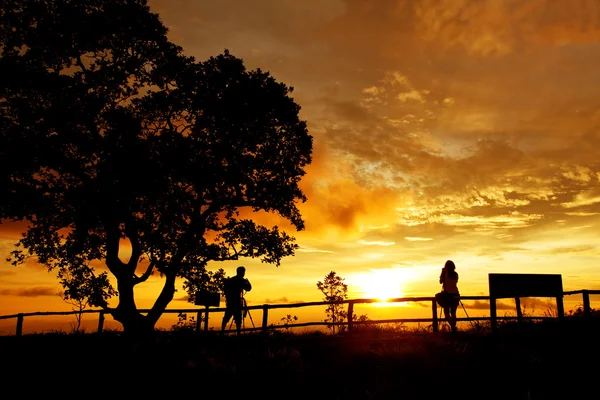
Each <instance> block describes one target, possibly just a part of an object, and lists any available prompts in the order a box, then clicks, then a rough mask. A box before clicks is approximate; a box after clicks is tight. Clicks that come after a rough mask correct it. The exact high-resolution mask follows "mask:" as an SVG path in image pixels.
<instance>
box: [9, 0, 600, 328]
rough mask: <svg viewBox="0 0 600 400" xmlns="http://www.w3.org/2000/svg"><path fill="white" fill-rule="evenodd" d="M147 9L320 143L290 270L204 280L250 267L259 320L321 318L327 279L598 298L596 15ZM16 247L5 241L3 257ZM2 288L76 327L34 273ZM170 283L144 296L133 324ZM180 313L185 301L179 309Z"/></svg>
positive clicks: (16, 307) (410, 288)
mask: <svg viewBox="0 0 600 400" xmlns="http://www.w3.org/2000/svg"><path fill="white" fill-rule="evenodd" d="M150 5H151V8H152V9H153V10H154V11H156V12H158V13H159V14H160V16H161V18H162V20H163V21H164V23H165V25H167V26H168V27H169V30H170V37H171V39H172V40H173V41H174V42H175V43H177V44H179V45H181V46H182V47H183V48H184V49H185V51H186V53H187V54H189V55H194V56H195V57H196V58H197V59H206V58H208V57H210V56H212V55H216V54H218V53H221V52H222V51H223V50H224V49H225V48H227V49H229V50H230V51H231V53H232V54H233V55H235V56H237V57H240V58H243V59H244V61H245V64H246V66H247V67H248V68H250V69H255V68H261V69H262V70H265V71H269V72H271V73H272V75H273V76H274V77H275V78H276V79H277V80H279V81H282V82H285V83H286V84H287V85H289V86H293V87H294V88H295V90H294V92H293V97H294V99H295V100H296V101H297V102H298V104H300V105H301V107H302V110H301V117H302V118H303V119H305V120H306V121H307V123H308V127H309V130H310V133H311V134H312V135H313V136H314V153H313V160H314V161H313V163H312V164H311V165H310V166H309V167H308V168H307V174H306V176H305V177H304V178H303V180H302V181H301V187H302V190H303V191H304V192H305V194H306V195H307V198H308V201H307V202H306V203H304V204H301V205H299V208H300V211H301V213H302V215H303V216H304V219H305V222H306V230H304V231H302V232H294V231H291V232H289V233H290V234H291V235H292V236H295V237H296V239H297V243H298V244H299V246H300V249H299V251H298V252H297V254H296V256H294V257H290V258H288V259H284V260H283V262H282V264H281V266H280V267H279V268H276V267H274V266H272V265H267V264H261V263H260V262H259V261H257V260H241V261H239V262H228V263H222V264H216V263H215V264H212V265H210V267H211V268H213V269H217V268H219V267H223V268H225V270H226V272H227V273H228V274H229V275H233V274H234V273H235V267H236V266H237V265H240V264H242V265H245V266H246V268H247V277H248V278H249V279H250V281H251V282H252V285H253V290H252V291H251V292H249V293H248V294H247V295H246V299H247V300H248V302H249V303H250V304H255V305H256V304H265V303H268V304H274V303H293V302H302V301H318V300H321V299H322V294H321V293H320V292H319V291H318V289H317V287H316V283H317V281H319V280H322V279H323V278H324V277H325V276H326V275H327V274H328V273H329V272H330V271H335V272H336V273H337V274H338V275H339V276H341V277H343V278H345V279H346V283H348V294H349V297H350V298H361V297H376V298H388V297H398V296H408V297H413V296H432V295H433V294H434V293H436V292H437V291H439V289H440V285H439V283H438V277H439V271H440V268H441V267H442V266H443V264H444V262H445V261H446V260H447V259H452V260H454V261H455V263H456V266H457V272H458V273H459V274H460V280H459V288H460V290H461V293H462V294H465V295H485V294H487V293H488V282H487V276H488V274H489V273H492V272H506V273H519V272H521V273H523V272H527V273H560V274H562V275H563V286H564V288H565V290H577V289H584V288H586V289H599V288H600V270H599V268H598V266H599V265H600V229H598V223H599V222H600V111H599V110H600V91H599V90H598V87H600V72H599V71H598V68H597V65H598V64H599V63H600V19H598V18H597V16H598V15H600V2H594V1H577V0H540V1H528V0H525V1H485V0H465V1H441V0H423V1H418V2H415V1H408V0H390V1H387V0H381V1H378V0H373V1H356V0H327V1H323V0H303V1H280V0H264V1H258V2H247V1H244V0H232V1H229V2H227V3H226V4H225V3H223V4H221V3H219V2H202V1H187V2H175V3H174V2H172V1H167V0H152V1H151V2H150ZM257 218H259V219H260V222H262V223H266V224H273V225H274V224H277V225H279V226H280V227H282V228H284V229H286V228H289V224H286V223H285V221H283V222H282V221H281V220H280V219H278V218H275V217H272V216H267V215H263V214H261V215H259V216H258V217H257ZM18 232H19V229H18V227H17V226H13V225H12V224H3V225H0V251H1V254H2V255H3V256H5V255H7V254H8V252H9V251H10V249H11V245H12V244H13V243H14V242H15V241H16V239H17V238H18ZM123 254H125V253H123ZM0 280H1V283H0V296H2V301H1V302H0V315H2V314H10V313H16V312H26V311H44V310H48V309H53V310H64V309H69V307H68V306H67V305H66V304H64V303H63V302H62V301H61V300H60V299H59V298H58V297H57V296H56V291H57V289H58V284H57V282H56V280H55V279H54V275H53V274H48V273H47V272H45V270H44V269H43V268H41V267H40V266H39V265H36V264H35V262H33V261H32V262H31V263H28V264H27V265H26V266H23V267H19V268H13V267H11V266H9V265H8V264H7V263H1V264H0ZM161 283H162V281H161V279H160V278H159V277H158V276H156V277H151V278H150V279H149V281H148V282H147V283H145V284H144V285H140V286H139V290H138V291H139V295H140V298H139V300H138V306H139V307H147V306H149V305H150V304H151V302H152V301H153V299H154V298H155V297H156V295H157V293H158V291H159V290H160V287H161ZM566 301H567V302H568V301H571V299H570V298H567V299H566ZM573 301H579V302H580V299H579V298H577V299H574V300H573ZM596 301H597V300H596ZM593 302H594V299H592V303H593ZM382 304H384V303H382ZM186 306H190V304H188V303H185V293H183V292H182V291H180V292H178V293H177V294H176V299H175V300H174V301H173V302H172V304H171V306H170V307H173V308H181V307H186ZM478 306H481V307H480V308H481V309H482V310H483V311H482V312H485V307H484V306H482V305H478ZM592 306H593V307H594V304H592ZM566 308H567V309H569V308H570V305H569V304H567V305H566ZM389 309H390V310H387V311H390V312H391V309H392V307H389ZM373 310H375V311H373ZM396 310H400V309H399V308H397V309H396ZM410 310H417V311H418V310H421V311H423V312H425V313H427V312H429V309H428V308H427V307H421V306H414V307H404V308H402V312H403V313H404V312H409V311H410ZM385 311H386V308H385V307H379V308H378V307H371V308H370V309H369V310H367V311H365V312H366V313H367V314H369V316H370V314H371V313H373V314H375V312H378V313H379V312H385ZM417 311H415V312H417ZM315 313H319V316H318V317H315V318H314V320H319V319H322V318H323V316H322V315H321V314H322V310H318V311H315ZM357 314H358V312H357ZM275 317H276V316H275ZM256 318H257V317H255V319H256ZM306 318H308V317H306ZM302 319H304V317H302V318H301V322H302ZM304 321H306V319H304ZM275 322H277V321H275Z"/></svg>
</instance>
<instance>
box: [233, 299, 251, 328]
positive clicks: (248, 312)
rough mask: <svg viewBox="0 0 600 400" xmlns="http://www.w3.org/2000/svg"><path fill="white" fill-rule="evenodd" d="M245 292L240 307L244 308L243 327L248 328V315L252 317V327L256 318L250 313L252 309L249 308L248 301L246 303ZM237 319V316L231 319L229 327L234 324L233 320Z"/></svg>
mask: <svg viewBox="0 0 600 400" xmlns="http://www.w3.org/2000/svg"><path fill="white" fill-rule="evenodd" d="M244 294H245V292H242V297H241V298H240V307H241V309H242V329H245V328H246V322H245V321H246V315H248V316H249V317H250V322H252V327H253V328H256V326H254V320H253V319H252V314H250V310H248V303H246V298H245V297H244ZM234 321H235V317H234V318H232V319H231V323H230V324H229V329H230V330H231V327H232V326H233V322H234Z"/></svg>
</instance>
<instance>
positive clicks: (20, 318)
mask: <svg viewBox="0 0 600 400" xmlns="http://www.w3.org/2000/svg"><path fill="white" fill-rule="evenodd" d="M576 294H581V295H582V298H583V314H584V316H591V314H592V308H591V306H590V295H598V294H600V290H587V289H581V290H573V291H568V292H563V293H562V295H563V296H569V295H576ZM460 300H461V301H462V300H484V301H490V297H489V296H460ZM515 301H516V304H517V316H516V317H494V318H492V317H491V316H490V317H468V316H467V317H466V318H456V321H492V322H494V321H493V320H492V319H494V320H496V319H497V320H515V319H518V320H519V321H521V320H523V319H529V320H547V319H556V318H554V317H541V316H540V317H526V316H523V315H522V314H521V310H520V302H519V299H518V298H516V299H515ZM411 302H412V303H422V302H430V303H431V311H432V318H394V319H381V320H367V321H355V320H353V316H354V312H353V310H354V305H355V304H371V303H411ZM332 304H347V305H348V311H347V314H348V318H347V319H345V320H343V321H337V322H331V321H313V322H302V323H295V324H291V323H290V324H285V325H268V315H269V310H273V309H292V308H300V307H310V306H328V305H332ZM463 307H464V306H463ZM225 310H226V308H225V307H214V308H210V307H205V308H203V309H202V308H201V309H199V308H177V309H166V310H165V311H164V312H163V313H164V314H181V313H185V314H194V313H195V314H196V315H197V319H196V330H198V331H200V330H201V329H202V326H201V323H202V321H203V322H204V330H205V331H207V330H208V321H209V315H210V314H211V313H220V312H225ZM244 310H248V311H250V310H262V312H263V315H262V326H260V327H252V328H244V329H242V331H265V332H266V331H267V330H269V329H288V328H298V327H308V326H328V327H331V326H345V327H347V328H348V330H349V331H351V330H352V329H353V327H355V326H357V325H374V324H391V323H429V324H431V328H432V331H433V332H437V331H438V330H439V322H440V321H445V318H440V317H438V305H437V302H436V299H435V297H399V298H394V299H388V300H379V299H348V300H341V301H336V302H328V301H314V302H307V303H286V304H263V305H256V306H246V307H244ZM138 311H139V312H141V313H146V312H149V311H150V310H149V309H140V310H138ZM110 313H111V309H101V310H82V311H37V312H29V313H18V314H11V315H0V320H4V319H13V318H16V319H17V326H16V332H15V333H16V336H21V335H22V333H23V322H24V319H25V317H33V316H52V315H54V316H56V315H81V314H98V332H102V330H103V326H104V320H105V316H106V314H110ZM561 317H563V315H561V313H560V312H559V315H558V318H561Z"/></svg>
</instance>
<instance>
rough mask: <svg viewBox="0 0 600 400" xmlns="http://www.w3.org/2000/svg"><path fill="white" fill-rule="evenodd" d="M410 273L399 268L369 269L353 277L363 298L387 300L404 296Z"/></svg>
mask: <svg viewBox="0 0 600 400" xmlns="http://www.w3.org/2000/svg"><path fill="white" fill-rule="evenodd" d="M410 275H411V273H410V272H409V271H406V270H403V269H400V268H387V269H377V270H371V271H370V272H368V273H364V274H359V275H356V276H355V277H354V279H353V280H355V281H356V283H357V286H358V287H360V291H359V293H360V294H361V295H362V297H364V298H368V299H378V300H381V301H387V300H389V299H394V298H399V297H403V296H404V290H405V288H406V284H407V282H408V281H409V280H410V278H411V277H410Z"/></svg>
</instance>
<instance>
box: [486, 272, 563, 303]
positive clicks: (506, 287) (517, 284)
mask: <svg viewBox="0 0 600 400" xmlns="http://www.w3.org/2000/svg"><path fill="white" fill-rule="evenodd" d="M489 285H490V297H491V298H494V299H502V298H518V297H557V296H562V294H563V286H562V275H560V274H489Z"/></svg>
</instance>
